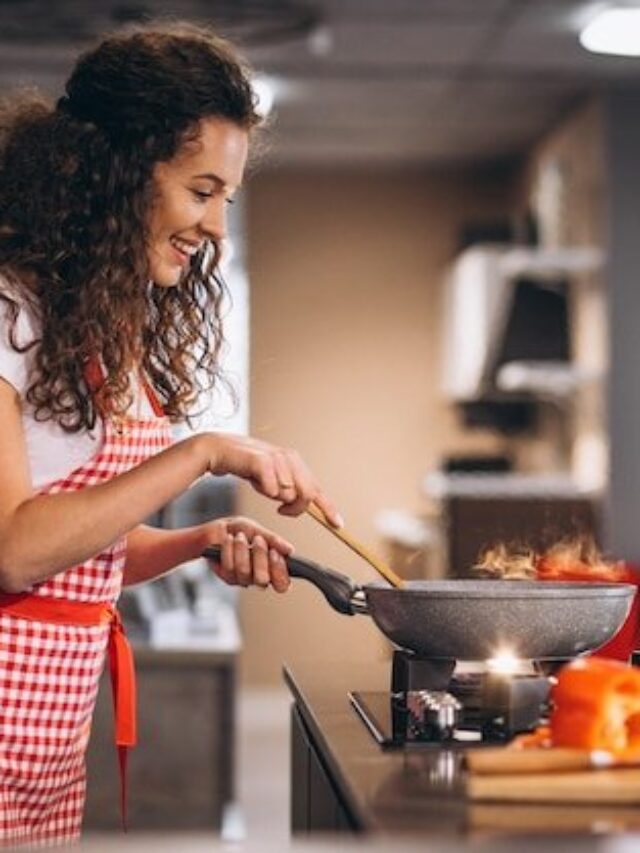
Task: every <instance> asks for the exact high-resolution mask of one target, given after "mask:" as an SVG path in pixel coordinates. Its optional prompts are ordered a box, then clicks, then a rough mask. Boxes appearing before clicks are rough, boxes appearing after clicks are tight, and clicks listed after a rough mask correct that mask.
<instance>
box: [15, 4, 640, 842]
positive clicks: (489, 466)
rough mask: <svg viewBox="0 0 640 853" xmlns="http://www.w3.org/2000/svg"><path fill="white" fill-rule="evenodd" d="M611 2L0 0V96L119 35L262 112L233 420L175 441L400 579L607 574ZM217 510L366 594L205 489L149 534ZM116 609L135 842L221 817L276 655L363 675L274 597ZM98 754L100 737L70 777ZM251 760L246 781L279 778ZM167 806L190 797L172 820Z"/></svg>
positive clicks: (298, 586) (299, 607)
mask: <svg viewBox="0 0 640 853" xmlns="http://www.w3.org/2000/svg"><path fill="white" fill-rule="evenodd" d="M612 6H615V7H616V8H618V9H624V10H630V9H636V8H639V7H640V3H635V2H617V3H603V2H582V0H393V2H391V0H308V1H307V2H302V1H301V2H296V0H289V1H288V2H287V0H227V2H225V0H191V2H188V0H187V2H177V0H176V1H175V2H162V0H128V2H116V0H103V2H101V3H100V4H93V3H88V2H87V3H83V2H79V0H60V2H45V0H0V88H1V89H2V90H8V89H9V88H11V87H14V86H15V85H19V84H29V85H31V84H36V85H38V86H40V87H42V88H44V89H46V90H49V91H50V92H51V93H52V94H53V95H54V96H57V95H58V94H59V93H60V91H61V85H62V81H63V80H64V78H65V76H66V74H67V73H68V71H69V69H70V66H71V63H72V61H73V58H74V56H75V55H76V53H77V51H78V50H79V49H81V48H83V47H84V46H85V45H89V44H91V43H92V41H93V39H94V38H95V37H96V36H98V35H99V34H101V33H103V32H105V31H106V30H109V29H113V28H114V27H116V26H118V25H120V24H122V23H126V22H128V21H132V20H133V21H135V20H140V19H145V18H148V17H154V16H157V15H165V14H169V15H173V16H175V17H179V18H185V19H190V20H196V21H204V22H207V23H212V24H214V25H217V26H218V27H219V29H220V31H221V32H222V33H223V34H226V35H228V36H229V37H231V38H232V39H233V40H235V41H236V43H237V44H239V45H240V46H241V47H242V49H243V51H244V53H245V55H246V56H247V57H248V59H249V60H250V62H251V63H252V64H253V66H254V68H255V70H256V73H257V74H258V75H259V80H260V92H261V97H262V105H263V109H264V110H265V112H266V111H267V110H269V103H268V101H269V100H271V101H272V103H271V107H270V111H269V113H268V128H267V131H266V133H265V134H264V139H262V140H261V142H260V151H259V156H258V157H257V158H256V162H255V164H254V166H253V168H252V173H251V175H250V177H249V179H248V180H247V182H246V187H245V189H243V191H242V193H241V203H240V204H238V205H236V206H235V207H234V208H233V222H232V231H233V238H234V239H233V243H234V253H233V256H232V258H231V261H230V262H229V263H228V265H227V270H226V276H227V281H228V283H229V285H230V289H231V293H232V298H233V303H234V304H233V307H232V309H231V315H230V317H232V318H233V319H232V320H230V323H231V325H230V333H229V337H230V348H229V362H228V368H229V372H230V375H231V376H232V378H233V379H234V381H235V384H236V387H237V390H238V394H239V398H240V405H239V408H238V410H237V412H236V414H235V415H234V416H233V417H231V416H230V415H229V411H230V406H229V401H227V400H224V399H220V400H219V401H216V402H215V403H214V405H213V406H212V408H211V411H210V412H209V413H208V414H207V416H206V417H205V418H203V420H202V424H201V425H202V426H203V427H210V428H216V429H233V430H242V431H244V430H248V431H249V432H250V433H251V434H253V435H255V436H256V437H259V438H263V439H266V440H268V441H271V442H275V443H279V444H283V445H286V446H291V447H295V448H297V449H298V450H299V451H300V452H301V454H302V455H303V456H304V458H305V459H306V460H307V461H308V463H309V464H310V466H311V467H312V468H313V469H314V471H315V472H316V473H317V475H318V477H319V478H320V480H321V482H322V483H323V484H324V487H325V489H326V492H327V494H329V495H330V496H331V497H332V498H333V500H334V501H335V502H336V504H337V505H338V507H339V509H340V510H341V511H342V513H343V515H344V517H345V520H346V524H347V527H348V529H349V530H350V531H352V532H353V533H354V534H355V535H356V536H358V538H360V539H363V540H365V541H366V542H368V543H369V544H370V545H371V546H372V547H374V548H375V549H377V550H378V551H379V552H380V553H381V554H382V555H384V556H386V557H387V558H388V559H389V560H390V561H391V562H392V564H393V566H394V568H395V569H396V571H397V572H398V573H399V574H401V575H403V576H405V577H439V576H443V575H455V576H461V575H465V574H468V573H469V571H470V570H471V568H472V566H473V562H474V560H475V558H476V556H477V554H478V550H479V549H480V548H481V547H483V546H485V545H487V544H491V543H492V542H495V541H498V540H504V539H507V540H510V541H511V540H519V541H527V542H529V543H530V544H532V545H534V546H536V547H545V546H546V545H548V544H551V543H552V542H554V541H557V540H558V539H559V538H561V537H564V536H570V535H575V534H587V535H590V536H592V537H593V538H594V539H595V540H596V541H597V542H598V543H599V544H600V545H601V546H602V547H603V548H605V550H606V551H607V553H608V554H610V555H611V556H613V557H615V558H625V559H630V560H633V559H640V532H639V531H640V526H639V525H638V523H637V521H636V515H637V512H638V509H637V508H638V497H639V495H640V453H639V452H638V451H639V450H640V438H638V436H639V435H640V383H639V382H638V379H637V371H636V367H635V365H636V360H637V353H636V346H637V345H636V339H637V331H636V327H637V325H638V323H637V318H640V305H638V304H636V303H638V302H639V301H640V295H638V294H640V288H639V287H638V283H637V281H636V276H637V270H638V269H640V239H639V237H640V213H639V211H640V170H639V169H638V153H637V152H638V151H639V150H640V58H639V57H637V56H636V57H633V56H619V55H618V56H612V55H604V54H600V53H592V52H588V51H587V50H586V49H585V47H583V46H582V45H581V43H580V40H579V35H580V32H581V31H582V30H583V29H584V27H586V26H587V25H588V24H589V23H590V22H592V21H593V19H594V17H595V16H596V15H597V14H598V13H600V12H602V11H603V10H605V9H606V8H608V7H612ZM627 30H628V28H627ZM635 43H636V44H640V31H636V33H635ZM227 513H241V514H245V515H251V516H252V517H254V518H256V519H258V520H259V521H261V522H263V523H264V524H267V525H270V526H272V527H273V528H274V529H277V530H278V531H279V532H281V533H282V534H284V535H285V536H287V537H289V538H290V539H291V541H292V542H294V544H295V546H296V549H297V552H298V553H299V554H300V555H305V556H308V557H310V558H312V559H314V560H316V561H318V562H321V563H323V564H326V565H328V566H331V567H334V568H336V569H338V570H341V571H344V572H346V573H348V574H350V575H351V576H352V577H354V578H356V579H358V580H360V581H362V582H364V581H369V580H372V579H373V573H372V570H371V569H370V568H368V567H367V566H366V565H365V564H364V563H363V562H362V561H361V560H359V559H358V558H357V557H355V556H354V555H353V554H351V553H350V552H348V551H347V550H346V549H345V548H344V546H342V545H340V544H339V543H337V542H336V541H335V540H333V539H332V537H330V536H329V534H328V533H326V532H325V531H323V530H322V529H321V528H320V527H319V526H318V525H317V524H315V523H314V522H313V521H312V520H310V519H308V518H301V519H297V520H290V519H283V518H282V517H280V516H278V514H277V513H276V511H275V507H274V506H272V505H270V504H269V503H268V502H267V501H266V500H265V499H263V498H260V497H258V496H257V495H255V494H254V493H252V492H251V491H250V490H249V489H247V488H245V487H244V486H243V487H238V486H237V485H236V484H234V483H231V482H227V481H221V482H217V483H214V482H206V483H205V482H203V483H200V484H199V485H198V486H197V487H196V488H195V489H194V490H192V492H191V493H190V494H189V495H187V496H185V497H184V498H183V499H181V500H180V501H179V502H177V503H176V505H175V506H172V507H169V508H167V510H166V511H165V512H163V513H162V514H161V517H159V518H158V519H156V521H157V522H158V523H161V524H167V525H178V524H191V523H195V522H197V521H198V520H200V519H204V518H207V517H210V516H211V515H212V514H227ZM125 606H126V609H127V612H128V613H129V619H130V623H131V626H132V632H133V634H134V635H136V631H137V632H138V633H137V635H136V636H137V637H138V644H139V647H140V648H139V653H138V666H139V670H140V674H141V702H142V710H141V714H142V720H143V723H142V726H143V729H144V727H145V726H147V729H146V730H145V731H146V735H145V734H144V732H143V743H144V740H145V738H146V739H147V742H149V741H152V742H154V743H160V744H162V749H160V750H158V749H154V750H151V752H152V753H153V755H151V756H149V757H148V758H147V759H145V761H147V764H146V765H145V766H144V767H142V766H140V768H139V769H138V770H136V769H135V765H134V766H133V771H132V772H133V773H134V777H135V774H136V773H137V774H139V776H138V777H137V781H136V778H134V779H133V781H132V789H133V790H135V789H136V785H137V786H138V791H140V786H141V785H142V787H145V788H146V790H147V791H148V792H150V793H149V796H148V802H146V804H143V805H138V806H136V805H135V802H134V803H133V805H132V816H133V819H134V823H135V814H136V808H138V820H139V822H141V823H142V824H144V821H145V820H148V821H149V822H150V823H149V825H161V824H162V820H160V824H158V818H157V814H158V810H160V812H161V813H162V814H163V815H164V820H165V823H166V824H167V823H168V825H174V824H175V825H177V824H176V821H177V822H178V823H179V824H180V825H182V826H201V825H203V822H204V823H205V824H206V823H207V821H208V820H209V819H212V820H213V819H215V820H216V821H218V820H219V819H221V818H220V815H221V814H222V813H223V811H225V808H226V812H225V814H226V818H227V826H230V825H232V824H233V820H232V821H231V824H230V823H229V809H228V804H229V803H230V802H233V800H234V799H235V798H237V796H238V793H237V792H238V790H239V787H238V786H240V788H241V786H242V784H243V780H242V779H240V781H238V779H237V778H236V779H235V780H234V774H233V767H234V762H235V755H234V744H235V743H236V741H235V738H234V734H233V732H234V726H233V720H234V719H235V716H236V713H237V704H236V698H237V697H240V700H241V702H242V701H244V698H245V697H247V696H256V695H260V696H262V697H263V698H264V697H265V696H266V697H269V696H271V699H272V700H273V702H272V703H271V704H270V702H271V699H268V698H267V700H266V705H260V704H258V705H256V706H250V707H249V710H248V712H247V713H248V715H249V717H250V718H251V717H254V725H255V724H256V720H255V716H256V715H258V716H259V715H260V714H262V713H264V714H266V715H267V717H268V714H269V713H272V714H273V715H274V718H275V719H276V721H277V723H276V725H279V726H280V729H278V731H279V732H280V730H282V731H285V730H286V726H287V719H286V710H284V709H285V705H284V704H282V705H280V704H278V703H279V701H280V700H279V698H278V697H279V696H280V695H281V694H280V693H278V690H279V689H280V688H279V685H280V680H281V675H280V673H281V666H282V662H283V661H284V660H287V661H296V660H303V659H304V660H308V659H313V658H318V659H320V658H322V659H323V660H332V659H335V660H338V659H344V658H349V657H352V656H353V657H354V658H359V659H362V657H363V655H365V656H366V655H367V654H369V655H370V656H371V657H372V658H373V657H384V656H385V655H387V654H388V650H387V649H386V647H385V646H384V644H383V641H382V639H381V638H380V635H379V633H378V632H377V631H376V630H375V628H373V627H372V626H371V625H370V624H369V623H368V620H365V619H359V618H353V619H349V618H344V617H341V616H338V614H336V613H335V612H334V611H333V610H331V609H330V608H329V607H328V606H327V604H326V602H325V601H324V599H323V598H322V597H321V596H320V595H319V593H318V592H317V591H316V590H314V589H313V588H311V587H306V586H305V585H304V584H302V583H300V582H296V583H294V584H293V586H292V588H291V590H290V592H289V593H288V594H287V595H285V596H276V595H275V594H274V593H273V592H271V591H269V592H261V591H259V590H243V591H241V592H240V593H237V592H236V591H233V590H229V589H228V588H224V587H223V586H222V584H219V583H216V582H215V581H214V580H212V579H211V578H210V576H208V575H207V570H206V567H205V566H204V565H200V564H194V565H191V566H187V567H186V568H185V571H184V572H183V573H182V575H180V576H178V575H176V576H175V577H174V578H172V579H171V580H163V581H161V582H160V583H159V584H157V585H156V586H155V588H154V589H146V590H139V591H136V592H135V593H133V594H128V596H127V599H126V602H125ZM263 688H274V690H275V692H273V691H272V693H268V692H265V691H263V692H262V693H260V690H262V689H263ZM252 691H253V692H252ZM103 699H104V697H103ZM273 703H275V704H273ZM242 707H243V708H244V707H247V706H244V705H243V706H242ZM265 708H266V709H267V710H266V711H265ZM274 708H275V709H276V711H275V712H274V711H273V709H274ZM194 709H198V710H197V713H196V711H195V710H194ZM269 709H270V710H269ZM280 711H282V713H280ZM108 713H109V709H108V707H107V703H106V701H104V702H103V704H102V706H101V711H100V712H99V714H98V721H97V723H96V730H97V731H98V734H97V735H96V737H95V739H96V741H99V740H100V734H99V732H100V731H101V729H100V726H104V729H105V731H106V729H107V728H108V720H107V716H108ZM194 713H195V716H193V714H194ZM189 714H191V716H188V715H189ZM267 717H262V718H261V719H262V720H264V719H267ZM278 721H279V722H278ZM258 727H259V726H258ZM176 732H179V733H180V734H179V736H178V737H177V738H176ZM247 737H249V735H247ZM268 737H269V738H271V742H272V743H273V744H278V743H280V742H281V741H278V740H277V738H278V737H280V735H279V734H278V735H276V734H274V733H273V732H271V734H269V735H268ZM283 737H284V740H282V743H283V744H284V746H283V749H286V735H284V736H283ZM263 742H264V741H263ZM203 743H207V744H208V746H207V748H206V749H204V750H203V747H202V744H203ZM109 749H110V747H109V744H108V739H107V736H106V734H105V738H104V743H102V742H99V743H97V744H94V752H93V753H92V755H93V756H94V758H93V759H92V761H93V762H94V767H96V768H97V767H101V766H102V764H101V762H102V758H103V756H106V755H107V751H108V750H109ZM143 749H144V746H143V747H140V750H139V752H140V753H142V752H143ZM100 750H102V752H100ZM96 755H98V756H100V758H99V760H98V759H97V758H95V756H96ZM167 755H168V756H169V758H167ZM193 755H196V756H197V757H198V760H197V761H196V762H195V763H194V761H193V760H192V757H191V756H193ZM279 755H280V758H273V756H272V757H271V758H265V762H266V763H267V764H269V762H271V768H273V767H280V765H278V764H277V762H278V761H282V760H283V761H284V762H285V763H284V764H283V765H282V766H283V767H284V769H283V770H282V773H283V774H286V756H285V758H284V759H282V755H281V754H280V753H279ZM104 760H105V761H106V760H109V761H111V758H110V757H109V758H108V759H107V758H106V757H105V758H104ZM134 760H136V759H134ZM137 760H138V761H142V759H140V758H138V759H137ZM274 761H275V762H276V763H275V764H274V763H273V762H274ZM196 765H197V769H194V767H196ZM212 765H213V766H214V767H215V772H212V769H211V768H212ZM249 766H250V767H251V766H252V765H251V764H249ZM167 768H169V769H167ZM250 772H253V771H249V770H248V771H247V773H250ZM96 773H97V771H96ZM163 774H164V775H163ZM197 774H200V776H197ZM97 775H102V776H104V777H105V780H103V785H104V791H103V792H99V791H98V787H99V786H98V785H97V783H96V784H95V786H94V791H95V793H94V794H93V797H94V800H93V801H92V800H91V799H90V816H89V823H90V825H103V824H104V823H105V819H103V818H104V815H105V813H106V810H110V811H109V814H111V812H112V811H114V807H113V804H112V801H113V802H115V799H114V797H113V786H112V784H111V780H110V779H106V777H107V776H110V775H111V774H110V773H104V772H101V773H97ZM272 775H273V774H272ZM276 775H277V774H276ZM194 778H198V780H199V782H198V784H197V785H188V783H190V782H192V781H193V779H194ZM141 779H142V780H144V779H146V780H147V782H146V783H145V782H141V781H140V780H141ZM151 780H154V781H155V784H152V785H150V784H149V781H151ZM285 783H286V779H283V784H285ZM114 784H115V783H114ZM188 786H189V787H192V788H193V789H194V790H196V791H197V792H199V793H197V795H196V796H195V800H194V802H193V803H191V801H189V804H187V803H186V800H183V803H182V805H181V806H180V809H179V811H180V815H179V816H176V815H175V814H174V813H173V811H172V802H173V800H172V796H173V795H174V793H175V792H176V791H177V792H184V790H185V789H186V787H188ZM162 791H164V796H165V800H163V799H162V796H163V795H162V793H161V792H162ZM133 796H134V798H135V795H133ZM198 797H199V799H198ZM107 803H108V805H107ZM213 803H215V804H216V805H215V807H214V806H213V805H212V804H213ZM283 808H286V803H285V804H283ZM154 809H155V811H154ZM153 815H156V817H155V818H154V817H153ZM236 818H237V815H236ZM154 820H155V821H156V824H154ZM238 820H239V824H236V827H238V826H239V827H240V828H238V829H237V831H238V832H239V833H240V834H241V832H242V829H241V824H242V818H241V817H240V818H238ZM116 823H117V816H116ZM228 831H230V832H231V833H233V831H234V830H233V828H232V829H231V830H228Z"/></svg>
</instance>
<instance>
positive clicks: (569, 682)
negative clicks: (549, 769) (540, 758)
mask: <svg viewBox="0 0 640 853" xmlns="http://www.w3.org/2000/svg"><path fill="white" fill-rule="evenodd" d="M556 677H557V683H556V684H554V686H553V687H552V689H551V700H552V712H551V717H550V720H549V728H550V734H551V738H550V740H551V743H552V745H553V746H564V747H572V748H575V749H587V750H594V749H601V750H605V751H607V752H611V753H613V754H615V755H619V756H621V757H622V756H630V755H640V669H636V668H634V667H631V666H627V665H625V664H623V663H620V662H619V661H614V660H607V659H605V658H595V657H589V658H578V659H576V660H574V661H571V663H568V664H567V665H566V666H564V667H563V668H562V669H561V670H560V671H559V672H558V674H557V676H556Z"/></svg>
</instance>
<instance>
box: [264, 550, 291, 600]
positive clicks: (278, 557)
mask: <svg viewBox="0 0 640 853" xmlns="http://www.w3.org/2000/svg"><path fill="white" fill-rule="evenodd" d="M269 572H270V575H271V586H272V587H273V588H274V589H275V591H276V592H286V591H287V590H288V589H289V586H290V585H291V579H290V578H289V572H288V571H287V564H286V563H285V561H284V557H283V556H282V554H279V553H278V552H277V551H275V550H274V549H271V550H270V551H269Z"/></svg>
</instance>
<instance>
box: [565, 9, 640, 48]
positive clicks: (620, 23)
mask: <svg viewBox="0 0 640 853" xmlns="http://www.w3.org/2000/svg"><path fill="white" fill-rule="evenodd" d="M580 44H581V45H582V46H583V47H584V48H586V50H589V51H591V53H609V54H613V55H615V56H640V6H639V7H636V8H629V7H627V8H625V9H620V8H617V9H604V10H603V11H602V12H600V13H599V14H598V15H596V17H595V18H594V19H593V20H592V21H591V22H590V23H589V24H587V26H586V27H585V28H584V29H583V30H582V32H581V33H580Z"/></svg>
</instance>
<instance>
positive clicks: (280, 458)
mask: <svg viewBox="0 0 640 853" xmlns="http://www.w3.org/2000/svg"><path fill="white" fill-rule="evenodd" d="M274 464H275V469H276V474H277V477H278V500H281V501H283V502H284V503H291V502H292V501H295V500H296V498H297V497H298V494H299V491H300V477H299V472H298V471H296V467H295V465H293V464H292V460H290V458H289V456H288V454H287V451H284V450H283V451H281V452H280V453H278V454H277V455H276V456H275V458H274Z"/></svg>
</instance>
